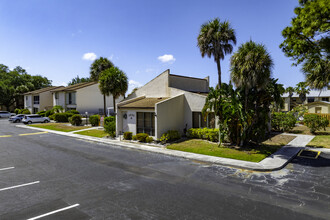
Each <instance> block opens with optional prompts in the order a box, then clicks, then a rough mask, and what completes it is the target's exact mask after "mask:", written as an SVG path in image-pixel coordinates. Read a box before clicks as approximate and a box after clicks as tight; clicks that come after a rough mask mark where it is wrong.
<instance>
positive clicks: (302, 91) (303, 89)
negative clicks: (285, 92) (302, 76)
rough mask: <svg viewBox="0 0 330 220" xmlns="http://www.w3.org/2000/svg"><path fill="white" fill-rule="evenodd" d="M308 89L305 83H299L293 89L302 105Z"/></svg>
mask: <svg viewBox="0 0 330 220" xmlns="http://www.w3.org/2000/svg"><path fill="white" fill-rule="evenodd" d="M309 91H310V89H309V88H308V87H307V83H306V82H299V83H297V85H296V87H295V92H296V93H297V94H298V95H299V99H300V101H301V102H302V104H304V102H305V100H306V97H307V94H309Z"/></svg>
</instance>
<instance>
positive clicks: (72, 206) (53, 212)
mask: <svg viewBox="0 0 330 220" xmlns="http://www.w3.org/2000/svg"><path fill="white" fill-rule="evenodd" d="M77 206H79V204H74V205H71V206H67V207H64V208H61V209H57V210H54V211H52V212H47V213H45V214H42V215H39V216H36V217H33V218H29V219H27V220H35V219H39V218H43V217H46V216H49V215H52V214H55V213H58V212H62V211H65V210H67V209H72V208H74V207H77Z"/></svg>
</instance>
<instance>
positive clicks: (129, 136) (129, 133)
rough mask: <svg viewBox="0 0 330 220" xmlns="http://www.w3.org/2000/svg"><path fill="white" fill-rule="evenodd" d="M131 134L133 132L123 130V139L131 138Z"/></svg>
mask: <svg viewBox="0 0 330 220" xmlns="http://www.w3.org/2000/svg"><path fill="white" fill-rule="evenodd" d="M132 135H133V132H129V131H126V132H124V139H125V140H132Z"/></svg>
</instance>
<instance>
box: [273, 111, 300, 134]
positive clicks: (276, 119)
mask: <svg viewBox="0 0 330 220" xmlns="http://www.w3.org/2000/svg"><path fill="white" fill-rule="evenodd" d="M295 125H296V117H295V116H294V115H293V114H292V113H283V112H274V113H273V114H272V129H273V130H275V131H291V130H292V128H294V126H295Z"/></svg>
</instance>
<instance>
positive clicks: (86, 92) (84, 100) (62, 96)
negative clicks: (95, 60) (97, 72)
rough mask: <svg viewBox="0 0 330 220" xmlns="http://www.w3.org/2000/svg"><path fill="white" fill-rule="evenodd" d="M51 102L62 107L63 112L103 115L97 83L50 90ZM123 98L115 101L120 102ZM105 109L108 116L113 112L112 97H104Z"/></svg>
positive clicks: (101, 97)
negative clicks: (75, 111) (72, 111)
mask: <svg viewBox="0 0 330 220" xmlns="http://www.w3.org/2000/svg"><path fill="white" fill-rule="evenodd" d="M51 92H52V97H51V101H52V103H53V105H54V106H55V105H60V106H62V107H63V108H64V109H65V111H67V110H73V109H74V110H77V111H79V112H80V113H81V114H84V113H85V112H88V114H103V108H104V99H103V95H102V94H101V92H100V89H99V84H98V83H97V82H86V83H78V84H75V85H71V86H67V87H61V88H56V89H53V90H51ZM122 99H123V97H119V98H118V99H116V102H117V103H118V102H120V101H121V100H122ZM106 107H107V109H108V114H109V113H111V111H113V107H114V105H113V98H112V95H110V96H106Z"/></svg>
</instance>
